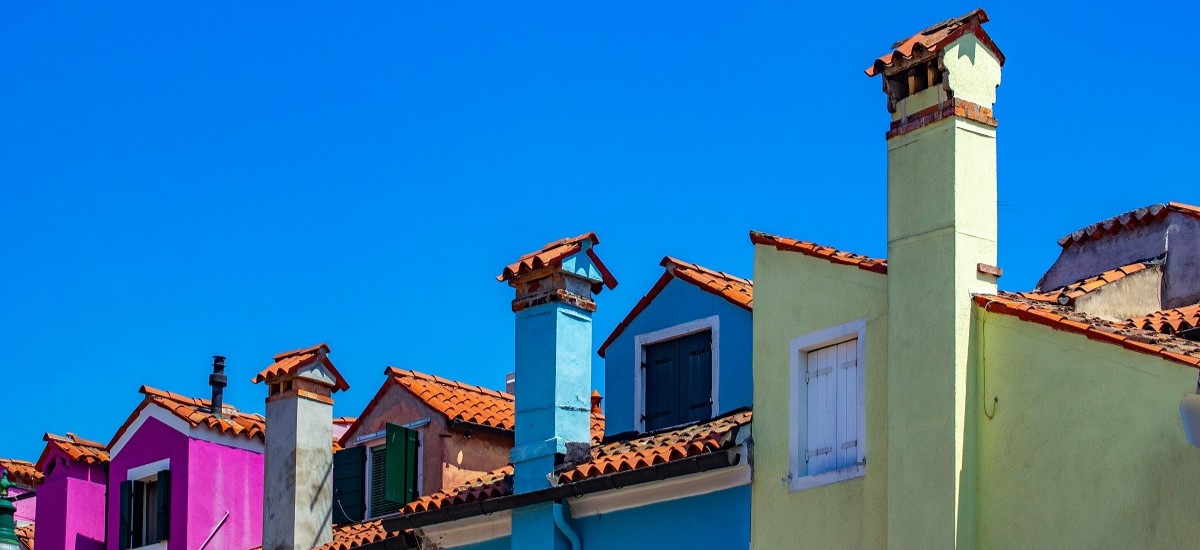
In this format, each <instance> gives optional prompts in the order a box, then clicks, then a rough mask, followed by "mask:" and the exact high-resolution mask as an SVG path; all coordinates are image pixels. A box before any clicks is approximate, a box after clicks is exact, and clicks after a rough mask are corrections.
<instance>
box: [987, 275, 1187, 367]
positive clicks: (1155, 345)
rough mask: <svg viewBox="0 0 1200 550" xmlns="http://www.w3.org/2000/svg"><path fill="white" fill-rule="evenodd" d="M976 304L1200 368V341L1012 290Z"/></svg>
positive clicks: (988, 296) (988, 309)
mask: <svg viewBox="0 0 1200 550" xmlns="http://www.w3.org/2000/svg"><path fill="white" fill-rule="evenodd" d="M975 303H976V304H977V305H979V306H980V307H982V308H984V310H986V311H990V312H993V313H1002V314H1005V315H1014V316H1016V317H1019V318H1021V319H1022V320H1025V321H1030V322H1033V323H1038V324H1040V325H1045V326H1048V327H1050V328H1054V329H1058V330H1065V331H1067V332H1074V333H1078V334H1083V335H1086V336H1087V337H1088V338H1090V339H1092V340H1097V341H1100V342H1107V343H1109V344H1116V345H1118V346H1121V347H1123V348H1125V349H1129V350H1132V351H1136V352H1139V353H1146V354H1150V355H1157V356H1159V357H1161V358H1163V359H1166V360H1168V361H1174V362H1177V363H1182V364H1184V365H1188V366H1191V367H1197V368H1200V344H1197V343H1196V342H1192V341H1190V340H1185V339H1183V338H1179V337H1176V336H1171V335H1168V334H1162V333H1159V332H1155V331H1153V330H1146V329H1144V328H1138V327H1136V326H1133V325H1132V324H1130V323H1129V322H1124V323H1118V322H1112V321H1107V320H1104V319H1101V318H1099V317H1094V316H1091V315H1087V314H1085V313H1082V312H1079V311H1075V310H1074V309H1073V308H1071V307H1069V306H1064V305H1060V304H1057V303H1050V302H1043V301H1039V300H1030V299H1028V298H1025V297H1023V296H1021V295H1020V294H1015V293H1010V292H1001V293H999V294H980V295H977V296H975Z"/></svg>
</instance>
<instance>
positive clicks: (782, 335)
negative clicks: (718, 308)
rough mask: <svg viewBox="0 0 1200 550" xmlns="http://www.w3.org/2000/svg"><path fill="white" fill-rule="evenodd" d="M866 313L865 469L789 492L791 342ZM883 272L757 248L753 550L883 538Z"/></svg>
mask: <svg viewBox="0 0 1200 550" xmlns="http://www.w3.org/2000/svg"><path fill="white" fill-rule="evenodd" d="M861 318H866V320H867V329H866V340H867V342H866V349H867V351H866V353H867V358H866V377H867V384H866V399H867V404H866V409H867V413H866V414H867V447H866V456H867V465H866V475H864V476H862V477H858V478H854V479H849V480H846V481H842V482H838V483H834V484H832V485H825V486H821V487H814V488H811V489H805V490H801V491H797V492H790V491H789V484H788V483H787V482H786V481H785V480H784V478H785V477H786V476H787V475H788V467H789V465H788V445H789V430H790V429H791V428H790V426H789V425H788V424H789V413H788V401H789V398H790V395H789V383H790V382H789V368H790V364H789V353H790V348H789V346H790V341H791V340H792V339H793V338H795V337H797V336H802V335H805V334H808V333H812V332H816V331H819V330H822V329H826V328H829V327H832V326H836V325H839V324H841V323H845V322H848V321H853V320H855V319H861ZM886 355H887V277H886V276H884V275H881V274H878V273H873V272H869V271H865V270H862V269H858V268H857V267H854V266H846V265H838V264H833V263H830V262H828V261H826V260H823V259H820V258H814V257H810V256H805V255H803V254H800V253H797V252H789V251H780V250H776V249H775V248H774V247H772V246H765V245H757V246H755V251H754V484H753V494H752V497H751V499H752V513H751V514H750V518H751V533H750V540H751V545H752V546H753V547H754V548H772V549H778V548H825V549H828V548H882V547H883V546H884V545H885V538H886V536H887V515H886V505H887V498H886V493H885V492H886V490H887V477H886V472H885V468H886V466H887V394H886V379H887V365H886V362H885V358H886Z"/></svg>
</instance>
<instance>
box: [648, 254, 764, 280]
mask: <svg viewBox="0 0 1200 550" xmlns="http://www.w3.org/2000/svg"><path fill="white" fill-rule="evenodd" d="M668 263H669V264H672V265H677V266H682V267H685V268H690V269H698V270H700V271H703V272H705V273H709V274H711V275H716V276H718V277H721V278H722V279H730V280H734V281H739V282H742V283H746V284H750V285H753V284H754V281H751V280H750V279H743V278H742V277H738V276H737V275H733V274H731V273H726V272H724V271H717V270H715V269H712V268H710V267H704V266H702V265H700V264H697V263H692V262H688V261H684V260H680V259H679V258H675V257H673V256H663V259H662V261H661V262H659V264H658V265H661V266H663V267H667V264H668Z"/></svg>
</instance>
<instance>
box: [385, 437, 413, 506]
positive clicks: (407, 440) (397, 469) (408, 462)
mask: <svg viewBox="0 0 1200 550" xmlns="http://www.w3.org/2000/svg"><path fill="white" fill-rule="evenodd" d="M384 441H385V443H384V445H386V447H387V487H386V488H385V491H384V495H385V497H386V498H387V499H388V500H390V501H392V502H397V503H400V504H407V503H409V502H412V501H414V500H416V499H417V431H416V430H411V429H408V428H405V427H403V426H397V425H395V424H388V425H387V436H386V439H385V440H384Z"/></svg>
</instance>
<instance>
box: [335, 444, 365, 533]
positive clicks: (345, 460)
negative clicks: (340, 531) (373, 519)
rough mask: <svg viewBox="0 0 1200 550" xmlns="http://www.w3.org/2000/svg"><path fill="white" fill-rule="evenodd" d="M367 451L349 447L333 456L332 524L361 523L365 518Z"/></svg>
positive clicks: (363, 448)
mask: <svg viewBox="0 0 1200 550" xmlns="http://www.w3.org/2000/svg"><path fill="white" fill-rule="evenodd" d="M366 467H367V449H366V447H350V448H349V449H342V450H340V451H338V452H336V453H334V455H333V523H334V524H342V523H352V522H356V521H362V520H363V517H364V516H365V510H364V508H365V506H366V500H365V499H364V495H363V487H365V486H366V471H365V470H366Z"/></svg>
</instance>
